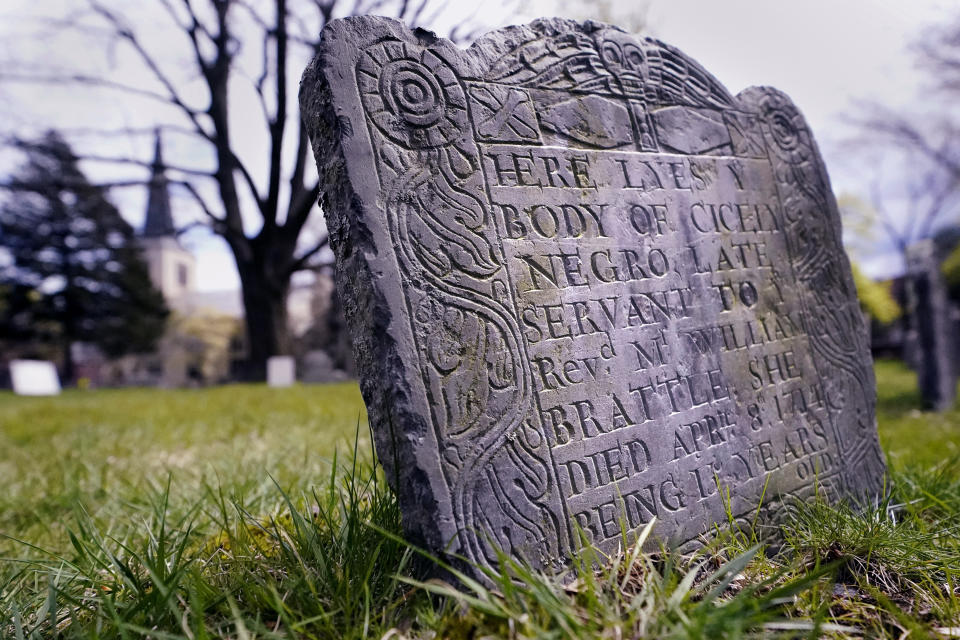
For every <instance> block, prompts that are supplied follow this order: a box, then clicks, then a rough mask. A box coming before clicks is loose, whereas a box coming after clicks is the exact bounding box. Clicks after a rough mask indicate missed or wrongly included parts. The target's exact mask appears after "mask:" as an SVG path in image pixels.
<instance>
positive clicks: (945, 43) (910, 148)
mask: <svg viewBox="0 0 960 640" xmlns="http://www.w3.org/2000/svg"><path fill="white" fill-rule="evenodd" d="M914 52H915V54H916V56H917V63H918V66H919V68H920V69H921V70H923V71H924V72H925V74H926V77H927V79H928V83H927V84H928V86H927V88H926V89H927V94H926V95H925V96H924V99H923V100H922V101H921V103H920V104H918V105H917V107H916V108H914V109H913V110H911V111H904V110H895V109H891V108H889V107H886V106H882V105H878V104H866V105H863V106H862V108H861V110H860V113H859V114H858V115H857V116H855V117H854V118H853V123H854V124H855V125H856V127H857V129H858V131H859V134H858V136H857V139H856V141H855V148H856V150H857V151H858V152H859V153H858V157H859V158H860V160H861V164H862V165H863V166H865V167H866V168H867V169H868V170H869V171H870V172H871V173H872V174H873V178H872V180H871V189H870V192H871V193H870V201H871V204H872V211H867V212H865V211H864V208H862V207H861V208H860V214H861V215H863V214H865V215H867V216H868V218H870V219H871V220H873V221H875V222H876V224H877V225H878V226H879V228H880V229H881V231H882V232H883V234H884V235H885V236H886V238H887V240H888V241H889V242H890V244H891V245H892V246H893V247H894V248H895V249H896V250H897V251H898V252H899V253H900V254H901V255H904V254H905V253H906V249H907V247H908V246H909V245H910V244H912V243H913V242H916V241H917V240H920V239H923V238H929V237H931V236H933V235H934V234H935V233H936V231H937V229H938V227H941V226H943V225H945V224H949V223H957V222H960V112H958V111H957V109H956V104H957V102H958V101H960V13H958V14H957V15H956V17H955V19H954V20H953V21H952V22H949V23H947V24H944V25H938V26H935V27H932V28H930V29H928V30H927V31H926V32H925V33H924V34H923V35H922V37H921V39H920V40H918V41H917V43H916V44H915V45H914ZM854 209H856V208H854Z"/></svg>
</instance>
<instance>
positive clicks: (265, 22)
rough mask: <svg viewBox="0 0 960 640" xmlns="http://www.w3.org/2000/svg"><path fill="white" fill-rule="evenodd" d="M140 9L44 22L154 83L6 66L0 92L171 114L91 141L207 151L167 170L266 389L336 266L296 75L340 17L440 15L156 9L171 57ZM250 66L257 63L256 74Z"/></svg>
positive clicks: (310, 5)
mask: <svg viewBox="0 0 960 640" xmlns="http://www.w3.org/2000/svg"><path fill="white" fill-rule="evenodd" d="M135 4H136V5H139V4H140V3H128V2H122V3H121V2H115V3H113V4H108V3H107V0H86V4H85V5H84V6H83V7H82V9H78V11H77V12H76V13H75V14H73V15H70V16H68V17H66V18H63V19H57V20H52V21H48V22H49V24H50V25H51V26H53V27H55V28H59V29H73V30H78V31H81V30H82V31H84V32H85V33H86V34H88V35H92V36H94V37H96V38H98V39H99V40H100V41H101V42H103V46H106V47H111V48H113V50H115V51H117V52H118V54H117V55H119V54H120V53H121V52H122V54H123V55H124V56H125V59H128V60H129V59H132V60H133V61H135V62H136V63H137V64H138V65H139V67H140V68H141V69H142V73H143V74H144V75H145V76H146V77H148V78H149V80H150V82H149V83H132V82H128V81H125V80H123V79H120V80H118V79H116V78H115V77H112V76H111V75H110V74H109V73H103V74H98V73H80V72H63V71H56V72H51V71H47V72H37V71H36V70H32V71H30V72H27V73H22V74H20V75H18V71H16V69H15V68H11V66H10V65H5V68H6V69H7V71H4V72H0V80H6V81H20V82H27V83H34V84H35V83H70V84H71V85H75V86H78V87H83V88H86V89H94V90H102V91H109V92H116V93H117V94H118V95H119V96H126V97H128V98H130V99H134V98H136V99H143V100H147V101H152V102H156V103H159V104H162V105H166V106H167V107H169V109H168V111H169V112H170V113H171V114H175V115H174V116H173V117H172V118H171V120H170V121H168V122H162V123H152V124H151V126H150V127H143V128H139V129H138V128H124V129H114V130H113V131H105V132H95V133H102V134H105V135H109V134H114V135H121V136H137V135H145V134H149V131H150V129H151V128H152V127H153V126H157V127H160V128H162V129H163V130H164V131H165V132H167V133H169V134H173V135H179V136H190V137H191V138H193V139H195V140H199V141H200V142H201V143H202V144H203V145H205V146H206V147H207V148H208V149H209V150H210V152H211V153H210V155H211V157H212V162H211V164H212V168H210V169H206V168H196V167H192V166H189V165H187V164H185V163H184V164H177V163H171V164H168V169H169V170H170V172H171V173H172V174H173V175H174V183H175V184H176V185H178V186H179V187H180V188H181V189H182V190H183V193H184V194H186V195H188V196H189V197H190V198H192V200H193V201H194V202H195V204H196V206H197V208H198V210H199V211H202V212H203V213H202V216H203V218H204V220H205V222H204V224H206V225H207V226H209V228H210V229H212V230H213V232H215V233H217V234H219V235H220V236H222V237H223V238H224V240H225V241H226V243H227V245H228V246H229V248H230V250H231V251H232V253H233V256H234V258H235V261H236V265H237V270H238V272H239V276H240V281H241V285H242V293H243V306H244V311H245V322H246V331H247V335H248V338H249V345H250V365H251V367H250V375H251V376H252V377H260V376H262V375H263V371H264V366H265V362H266V359H267V358H268V357H269V356H271V355H275V354H283V353H289V352H290V350H291V347H292V345H291V337H290V335H289V329H288V323H287V307H286V298H287V294H288V292H289V289H290V283H291V278H292V276H293V274H294V273H296V272H298V271H303V270H310V269H316V268H318V267H321V266H323V265H324V264H325V263H326V262H328V261H329V259H330V253H329V251H328V250H327V249H326V247H327V236H326V233H325V231H324V230H323V229H322V226H321V229H320V230H319V231H317V230H316V229H315V227H316V225H315V224H314V225H308V220H309V219H310V218H311V213H312V212H313V211H314V210H315V206H314V205H315V203H316V201H317V196H318V191H319V189H318V181H317V176H316V170H315V168H314V167H313V166H312V161H311V158H310V144H309V140H308V139H307V135H306V133H305V130H304V128H303V126H302V124H301V123H300V119H299V114H298V112H297V101H296V99H295V95H296V83H297V81H298V80H299V75H300V71H301V70H302V69H303V68H304V66H305V64H306V62H307V61H308V60H309V58H310V57H312V55H313V54H314V53H315V52H316V50H317V47H318V44H319V33H320V30H321V28H322V27H323V25H324V24H326V23H327V22H328V21H329V20H331V19H332V18H334V17H339V16H344V15H357V14H364V13H381V14H392V15H394V16H396V17H399V18H400V19H402V20H404V21H406V22H407V23H408V24H411V25H421V24H428V23H431V22H433V21H435V20H436V19H437V18H438V16H439V15H441V13H442V11H443V9H444V5H443V4H437V3H435V2H433V1H432V0H418V1H409V0H274V1H273V2H252V1H250V0H154V4H155V7H154V8H156V7H159V11H160V12H161V13H162V15H163V17H164V19H165V20H166V21H168V22H169V23H170V24H172V25H174V26H175V29H176V31H177V32H178V33H179V34H180V35H181V36H184V37H182V38H181V39H182V40H183V42H184V48H185V49H186V51H185V52H183V51H181V52H180V53H181V54H182V55H178V56H171V55H170V53H169V49H164V50H158V48H157V47H155V46H151V39H150V38H149V37H145V31H146V29H145V25H143V21H142V19H141V18H140V13H142V11H143V7H142V6H134V5H135ZM501 17H502V14H501ZM138 20H139V22H138ZM147 28H150V27H147ZM479 28H480V27H479V23H478V22H477V21H476V20H473V19H471V18H470V17H468V16H463V17H462V19H460V20H459V21H458V22H457V23H456V26H454V28H453V30H452V32H451V33H450V36H451V37H452V38H455V39H468V38H471V37H472V36H473V35H474V32H473V31H471V29H473V30H474V31H476V30H477V29H479ZM241 58H243V60H245V61H246V63H245V65H244V64H241V63H240V61H241ZM251 59H254V60H257V63H256V64H252V65H251V64H250V60H251ZM251 67H252V70H251ZM11 69H13V70H11ZM185 69H188V72H185ZM237 83H247V89H248V90H249V89H251V88H252V91H253V95H255V96H256V99H257V101H258V102H259V107H260V109H259V111H260V118H261V121H260V123H259V124H257V123H250V122H246V121H244V122H242V123H241V124H242V130H239V131H238V130H237V129H238V122H237V117H236V112H237V111H238V104H237V100H236V97H235V96H236V91H235V87H236V86H237ZM250 127H258V128H259V130H260V131H263V130H264V129H265V130H266V134H267V140H268V142H267V146H268V153H267V157H265V158H263V159H262V161H261V160H260V159H257V160H255V161H253V162H251V161H250V159H249V158H247V159H242V158H241V155H242V154H241V153H240V152H239V150H238V141H239V140H242V138H243V137H244V136H246V135H248V134H249V132H250ZM78 152H79V154H80V156H81V157H82V158H84V159H86V160H88V161H97V162H100V163H104V162H107V163H119V164H128V165H130V164H132V165H135V166H143V167H146V166H148V165H149V160H148V159H141V158H136V157H126V156H109V155H103V154H98V153H96V152H94V151H93V150H92V148H90V147H88V148H86V149H84V148H82V147H81V148H79V149H78ZM264 176H265V177H264ZM118 184H124V182H123V181H119V182H118ZM211 185H212V186H211ZM193 224H196V222H194V223H193ZM311 226H312V227H314V229H313V230H311Z"/></svg>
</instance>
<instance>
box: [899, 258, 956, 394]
mask: <svg viewBox="0 0 960 640" xmlns="http://www.w3.org/2000/svg"><path fill="white" fill-rule="evenodd" d="M941 262H942V261H941V259H940V256H938V255H937V251H936V246H935V245H934V242H933V241H932V240H923V241H920V242H917V243H914V244H912V245H911V246H910V247H909V248H908V249H907V306H908V313H909V321H910V331H909V334H910V339H909V340H908V341H907V343H906V345H905V348H906V349H908V351H909V352H910V353H908V362H910V363H911V366H913V368H914V369H915V370H916V371H917V379H918V383H919V386H920V395H921V397H922V398H923V404H924V406H925V407H926V408H928V409H933V410H935V411H947V410H949V409H951V408H953V406H954V403H955V402H956V399H957V374H958V371H957V369H958V367H957V362H956V353H957V352H956V348H957V347H956V344H955V343H956V341H957V339H958V337H957V325H956V323H955V321H954V317H953V311H954V310H953V307H952V305H951V302H950V297H949V294H948V292H947V284H946V282H945V281H944V277H943V274H942V272H941V270H940V265H941Z"/></svg>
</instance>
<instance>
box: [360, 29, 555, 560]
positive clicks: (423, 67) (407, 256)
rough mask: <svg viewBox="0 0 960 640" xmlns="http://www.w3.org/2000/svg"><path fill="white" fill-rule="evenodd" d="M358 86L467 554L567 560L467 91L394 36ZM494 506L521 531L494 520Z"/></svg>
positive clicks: (373, 50)
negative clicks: (540, 551)
mask: <svg viewBox="0 0 960 640" xmlns="http://www.w3.org/2000/svg"><path fill="white" fill-rule="evenodd" d="M357 81H358V85H359V87H360V92H361V99H362V101H363V104H364V107H365V108H366V111H367V115H368V118H369V121H370V122H371V123H372V125H373V127H372V129H371V131H372V132H373V131H375V132H376V134H377V136H376V138H379V139H377V143H376V144H375V147H376V148H377V150H378V152H379V154H380V157H381V159H382V161H383V162H382V163H381V164H382V167H384V169H383V172H382V173H381V176H380V180H381V184H382V185H383V187H384V191H385V194H386V195H385V198H384V204H385V209H386V211H387V215H388V218H389V223H390V230H391V235H392V238H393V242H394V248H395V250H396V255H397V257H398V259H399V262H400V267H401V270H402V272H403V274H404V279H405V282H406V285H407V291H406V293H407V299H408V302H409V303H410V306H411V308H412V318H411V323H412V329H413V333H414V335H415V336H416V338H417V342H418V348H419V351H420V355H421V371H422V372H423V375H424V380H425V382H426V386H427V389H428V392H429V393H430V394H431V395H432V396H433V398H434V403H433V404H434V406H435V407H438V409H437V410H436V411H435V413H434V415H433V420H434V426H435V433H436V435H437V438H438V444H439V446H440V450H441V452H442V459H443V466H444V469H443V470H444V475H445V478H446V480H447V482H448V484H449V486H450V488H451V494H452V495H453V509H454V517H455V518H456V520H457V522H458V524H459V525H460V526H461V527H462V532H461V535H460V541H461V544H462V545H463V547H464V548H463V549H461V552H462V553H464V554H465V555H466V556H468V557H470V558H472V559H474V560H479V561H482V562H486V563H487V564H489V565H491V566H492V565H493V564H494V562H495V560H496V554H495V551H494V548H493V547H492V546H491V544H490V543H491V542H492V543H494V544H495V545H496V546H497V547H499V548H501V549H504V550H507V551H508V552H511V553H513V554H515V555H518V556H519V555H523V554H524V553H526V552H528V551H527V550H529V549H535V548H543V547H544V541H551V542H552V544H548V545H547V551H546V555H547V556H550V558H556V557H559V555H560V551H561V550H560V548H559V543H558V542H556V541H558V540H559V536H560V534H561V530H560V527H559V521H558V516H557V514H556V513H554V512H553V511H552V510H551V508H550V507H549V506H548V505H547V503H546V500H547V496H548V495H549V493H550V491H549V490H550V484H551V478H550V474H549V470H548V466H547V462H546V454H545V453H544V449H545V447H546V441H545V439H544V438H543V437H542V435H541V433H540V430H539V428H538V427H536V426H535V425H532V424H529V423H527V422H526V420H527V416H528V414H529V413H530V407H531V401H532V392H533V391H532V378H531V372H530V370H529V363H527V361H526V359H525V358H523V357H522V351H521V347H520V331H519V328H518V326H517V322H516V319H515V316H514V315H513V311H512V309H511V307H510V306H509V300H508V299H507V297H506V296H504V295H503V293H504V292H505V291H506V285H505V283H504V282H503V280H502V279H503V278H504V277H505V274H504V268H503V257H502V255H501V254H500V251H499V250H498V249H497V248H496V247H497V244H496V238H495V230H494V228H493V225H492V223H491V220H490V216H489V208H490V207H489V205H488V203H487V202H486V196H485V192H484V190H483V185H482V179H481V178H479V177H478V176H479V152H478V150H477V147H476V144H475V143H474V141H473V139H472V134H471V128H470V126H469V123H468V118H467V104H466V97H465V90H464V87H463V85H462V83H461V81H460V79H459V78H458V77H457V75H456V73H455V72H454V70H453V69H452V68H451V66H450V65H449V64H448V63H447V62H446V61H444V60H442V59H441V58H440V57H438V56H437V55H436V54H435V53H434V52H432V51H430V50H429V49H425V48H422V47H419V46H416V45H412V44H409V43H404V42H399V41H392V40H388V41H384V42H380V43H378V44H375V45H373V46H371V47H370V48H368V49H367V50H366V51H365V53H364V55H363V56H362V57H361V59H360V61H359V62H358V65H357ZM376 138H375V139H376ZM494 469H496V472H495V471H494ZM495 510H496V511H499V512H501V513H502V514H503V516H505V518H506V519H508V520H509V521H511V522H512V523H513V526H512V527H510V528H509V529H508V528H505V527H500V528H495V527H493V526H492V524H491V523H492V522H493V521H494V520H496V519H491V518H490V515H491V514H492V513H493V512H494V511H495ZM550 558H531V560H536V561H538V562H540V563H541V564H542V563H544V561H549V559H550Z"/></svg>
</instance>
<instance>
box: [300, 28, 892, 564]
mask: <svg viewBox="0 0 960 640" xmlns="http://www.w3.org/2000/svg"><path fill="white" fill-rule="evenodd" d="M301 105H302V113H303V117H304V122H305V124H306V126H307V128H308V130H309V132H310V135H311V138H312V141H313V146H314V152H315V155H316V159H317V164H318V167H319V170H320V175H321V182H322V189H321V191H322V196H321V198H322V205H323V208H324V211H325V212H326V216H327V222H328V226H329V230H330V234H331V236H330V237H331V246H332V247H333V250H334V252H335V253H336V258H337V270H338V271H337V278H338V287H339V291H340V293H341V296H342V298H343V300H344V303H345V306H346V313H347V318H348V321H349V322H350V324H351V328H352V331H353V336H354V348H355V352H356V356H357V362H358V366H359V370H360V374H361V387H362V391H363V396H364V399H365V401H366V403H367V407H368V410H369V415H370V420H371V423H372V426H373V430H374V437H375V444H376V448H377V453H378V455H379V459H380V460H381V462H382V463H383V465H384V467H385V469H386V472H387V476H388V478H389V480H390V482H391V483H392V486H393V487H394V489H395V491H396V492H397V494H398V496H399V501H400V506H401V508H402V511H403V520H404V526H405V528H406V531H407V534H408V535H410V536H412V538H413V539H414V541H416V542H417V543H420V544H425V545H427V546H428V547H429V548H430V549H432V550H434V551H446V552H448V553H450V554H460V555H462V556H465V557H466V558H468V559H470V560H472V561H474V562H476V563H479V564H480V565H482V566H490V565H493V564H495V562H496V556H495V553H494V549H495V548H496V547H499V548H501V549H503V550H505V551H506V552H508V553H510V554H513V555H514V556H521V557H524V558H526V559H527V560H528V561H530V562H532V563H534V564H536V565H539V566H542V567H558V566H561V565H562V564H563V562H564V559H565V558H567V557H569V555H570V554H572V553H573V552H575V550H576V548H577V546H578V545H579V538H578V534H577V530H578V528H580V529H582V530H583V531H584V533H585V535H586V537H587V538H588V539H589V540H590V541H591V542H592V543H594V544H596V545H598V546H599V547H601V548H603V549H607V550H611V549H615V548H616V546H617V545H618V543H619V539H618V536H619V533H620V522H621V521H622V522H624V523H625V524H626V526H627V528H628V530H629V531H630V532H631V533H635V532H636V531H637V530H638V529H640V528H641V527H643V526H644V525H645V523H647V522H649V521H650V520H651V519H653V518H654V517H656V518H657V524H656V528H655V532H656V534H657V537H658V538H659V540H662V541H665V542H667V543H669V544H685V543H688V542H691V541H696V540H697V539H698V536H700V535H701V534H703V533H704V532H705V531H707V530H710V529H711V528H712V524H713V523H715V522H724V521H725V520H726V518H725V516H724V500H725V498H724V495H725V494H729V501H730V505H731V507H732V509H733V511H734V513H735V514H736V515H738V516H742V517H745V518H746V517H752V515H753V514H754V513H756V512H757V509H758V504H760V503H761V497H762V506H761V507H760V513H761V516H762V517H765V518H768V519H770V520H775V519H776V518H777V516H778V514H783V513H785V510H784V509H783V507H784V506H787V505H789V503H790V501H791V500H794V499H804V498H808V497H810V496H811V495H813V494H814V493H815V492H816V491H821V492H823V493H825V494H827V495H828V496H829V497H830V498H831V499H839V498H841V497H843V496H859V497H862V496H866V495H876V494H877V493H878V492H879V491H880V490H881V487H882V481H883V474H884V471H885V464H884V459H883V454H882V452H881V450H880V448H879V446H878V443H877V433H876V426H875V417H874V404H875V390H874V378H873V370H872V366H871V360H870V355H869V350H868V345H867V340H866V332H865V328H864V326H863V321H862V318H861V314H860V312H859V309H858V305H857V301H856V297H855V291H854V287H853V281H852V279H851V275H850V268H849V265H848V262H847V259H846V257H845V255H844V252H843V250H842V248H841V245H840V222H839V216H838V213H837V207H836V203H835V201H834V198H833V195H832V193H831V190H830V184H829V180H828V178H827V174H826V170H825V168H824V166H823V162H822V160H821V158H820V155H819V153H818V151H817V148H816V145H815V143H814V141H813V139H812V137H811V133H810V130H809V128H808V127H807V124H806V123H805V121H804V119H803V117H802V116H801V115H800V113H799V112H798V111H797V108H796V107H795V106H794V105H793V104H792V103H791V101H790V99H789V98H787V97H786V96H785V95H784V94H782V93H780V92H779V91H776V90H774V89H770V88H751V89H747V90H746V91H743V92H742V93H740V94H739V95H737V96H733V95H731V94H730V93H729V92H728V91H727V90H726V89H725V88H724V87H723V86H722V85H720V83H719V82H718V81H717V80H716V79H714V78H713V77H712V76H711V75H710V74H709V73H707V72H706V71H705V70H704V69H703V68H701V67H700V66H699V65H698V64H697V63H696V62H694V61H692V60H691V59H689V58H688V57H686V56H685V55H684V54H683V53H681V52H680V51H678V50H677V49H674V48H672V47H670V46H668V45H665V44H663V43H661V42H658V41H656V40H649V39H647V40H641V41H638V40H636V39H634V38H633V37H631V36H629V35H627V34H625V33H623V32H622V31H620V30H618V29H616V28H613V27H609V26H606V25H601V24H597V23H592V22H587V23H584V24H580V23H575V22H571V21H566V20H559V19H545V20H539V21H536V22H534V23H532V24H529V25H526V26H520V27H510V28H506V29H502V30H499V31H495V32H493V33H490V34H488V35H486V36H484V37H483V38H481V39H480V40H479V41H478V42H477V43H476V44H474V45H473V46H471V47H470V48H469V49H466V50H461V49H458V48H457V47H456V46H455V45H453V44H452V43H450V42H448V41H446V40H443V39H440V38H437V37H436V36H434V35H433V34H430V33H428V32H424V31H410V30H409V29H407V28H406V27H405V26H404V25H403V24H401V23H399V22H396V21H393V20H389V19H386V18H373V17H361V18H352V19H347V20H336V21H333V22H331V23H330V24H329V25H328V26H327V27H326V29H325V30H324V34H323V41H322V46H321V50H320V53H319V55H318V56H317V58H316V59H315V60H314V62H313V63H312V64H311V65H310V66H309V67H308V69H307V70H306V72H305V74H304V79H303V84H302V87H301ZM718 485H719V488H718Z"/></svg>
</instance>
